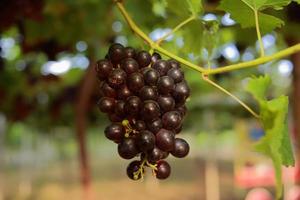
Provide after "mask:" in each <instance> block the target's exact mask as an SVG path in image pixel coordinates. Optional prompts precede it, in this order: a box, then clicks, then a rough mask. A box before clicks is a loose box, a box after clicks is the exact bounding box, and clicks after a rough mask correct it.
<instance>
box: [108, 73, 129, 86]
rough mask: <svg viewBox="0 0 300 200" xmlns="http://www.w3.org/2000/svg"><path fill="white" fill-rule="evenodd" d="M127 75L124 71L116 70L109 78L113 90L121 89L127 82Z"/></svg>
mask: <svg viewBox="0 0 300 200" xmlns="http://www.w3.org/2000/svg"><path fill="white" fill-rule="evenodd" d="M126 77H127V75H126V73H125V72H124V71H123V70H122V69H114V70H113V71H112V72H111V73H110V75H109V77H108V84H109V85H110V86H111V87H113V88H119V87H120V86H121V85H122V84H124V83H125V81H126Z"/></svg>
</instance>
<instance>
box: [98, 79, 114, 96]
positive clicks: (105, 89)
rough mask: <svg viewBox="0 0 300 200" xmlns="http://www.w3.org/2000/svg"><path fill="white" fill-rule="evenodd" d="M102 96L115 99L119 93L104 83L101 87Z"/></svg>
mask: <svg viewBox="0 0 300 200" xmlns="http://www.w3.org/2000/svg"><path fill="white" fill-rule="evenodd" d="M100 93H101V96H104V97H111V98H115V97H116V96H117V92H116V90H115V89H114V88H112V87H110V86H109V85H108V84H107V83H105V82H103V84H101V86H100Z"/></svg>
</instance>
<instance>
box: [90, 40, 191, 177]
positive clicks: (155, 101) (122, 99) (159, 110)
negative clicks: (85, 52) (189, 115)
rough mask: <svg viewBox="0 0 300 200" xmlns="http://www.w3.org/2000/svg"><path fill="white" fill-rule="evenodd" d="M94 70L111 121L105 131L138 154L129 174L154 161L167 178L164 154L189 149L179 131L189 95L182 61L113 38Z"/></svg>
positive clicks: (123, 151)
mask: <svg viewBox="0 0 300 200" xmlns="http://www.w3.org/2000/svg"><path fill="white" fill-rule="evenodd" d="M96 72H97V77H98V79H99V80H100V94H101V98H100V100H99V101H98V107H99V109H100V111H101V112H103V113H106V114H107V116H108V118H109V120H110V121H111V124H110V125H109V126H107V127H106V129H105V136H106V137H107V138H108V139H109V140H112V141H113V142H115V143H117V144H118V153H119V155H120V156H121V157H122V158H124V159H132V158H134V157H136V156H137V157H139V160H134V161H132V162H131V163H130V164H129V165H128V167H127V175H128V177H129V178H131V179H133V180H138V179H140V178H142V177H143V175H144V172H145V167H150V168H151V169H152V172H153V174H154V175H155V177H156V178H158V179H166V178H167V177H168V176H169V175H170V172H171V167H170V165H169V164H168V163H167V162H166V161H165V160H164V159H166V158H167V157H168V155H169V154H172V155H173V156H175V157H177V158H182V157H185V156H186V155H187V154H188V153H189V149H190V148H189V145H188V143H187V142H186V141H185V140H184V139H181V138H178V137H176V135H177V134H178V133H180V131H181V129H182V122H183V118H184V117H185V115H186V111H187V109H186V106H185V102H186V99H187V98H188V97H189V95H190V89H189V86H188V84H187V82H186V81H185V78H184V73H183V71H182V70H181V68H180V64H179V63H178V62H177V61H175V60H163V59H162V58H161V56H160V55H159V54H158V53H153V54H152V55H150V54H149V53H148V52H146V51H136V50H135V49H133V48H131V47H123V46H122V45H121V44H113V45H111V46H110V48H109V51H108V54H107V56H106V57H105V59H103V60H99V61H98V62H97V64H96Z"/></svg>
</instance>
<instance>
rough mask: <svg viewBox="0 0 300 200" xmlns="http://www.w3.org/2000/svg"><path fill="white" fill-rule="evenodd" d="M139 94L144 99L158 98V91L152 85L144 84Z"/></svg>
mask: <svg viewBox="0 0 300 200" xmlns="http://www.w3.org/2000/svg"><path fill="white" fill-rule="evenodd" d="M139 96H140V98H141V99H142V100H144V101H145V100H156V99H157V96H158V94H157V91H156V89H155V88H153V87H151V86H144V87H143V88H142V89H141V90H140V92H139Z"/></svg>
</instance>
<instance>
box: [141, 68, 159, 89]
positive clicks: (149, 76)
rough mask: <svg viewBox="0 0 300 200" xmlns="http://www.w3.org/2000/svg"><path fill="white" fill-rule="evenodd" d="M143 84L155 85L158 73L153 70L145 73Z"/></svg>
mask: <svg viewBox="0 0 300 200" xmlns="http://www.w3.org/2000/svg"><path fill="white" fill-rule="evenodd" d="M144 78H145V82H146V84H148V85H150V86H154V85H156V83H157V81H158V79H159V73H158V72H157V71H156V70H155V69H151V68H150V69H149V70H147V71H146V73H145V75H144Z"/></svg>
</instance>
